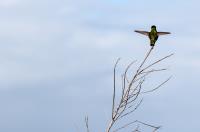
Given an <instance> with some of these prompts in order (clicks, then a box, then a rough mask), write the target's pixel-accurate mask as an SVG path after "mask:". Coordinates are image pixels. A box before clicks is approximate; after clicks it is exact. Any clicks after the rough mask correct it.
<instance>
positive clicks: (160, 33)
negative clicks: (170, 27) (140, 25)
mask: <svg viewBox="0 0 200 132" xmlns="http://www.w3.org/2000/svg"><path fill="white" fill-rule="evenodd" d="M157 34H158V35H166V34H170V32H157Z"/></svg>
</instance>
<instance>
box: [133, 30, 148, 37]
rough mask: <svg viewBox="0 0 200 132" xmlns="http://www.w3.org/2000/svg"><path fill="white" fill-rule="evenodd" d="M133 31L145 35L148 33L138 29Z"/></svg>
mask: <svg viewBox="0 0 200 132" xmlns="http://www.w3.org/2000/svg"><path fill="white" fill-rule="evenodd" d="M135 32H136V33H140V34H143V35H146V36H148V35H149V32H147V31H139V30H135Z"/></svg>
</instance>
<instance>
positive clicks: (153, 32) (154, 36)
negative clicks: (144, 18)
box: [135, 25, 170, 47]
mask: <svg viewBox="0 0 200 132" xmlns="http://www.w3.org/2000/svg"><path fill="white" fill-rule="evenodd" d="M135 32H137V33H140V34H143V35H146V36H148V37H149V40H150V46H152V47H153V46H154V45H155V43H156V41H157V40H158V37H159V36H160V35H166V34H170V32H157V30H156V26H155V25H153V26H151V31H150V32H147V31H139V30H135Z"/></svg>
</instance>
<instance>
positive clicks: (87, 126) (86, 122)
mask: <svg viewBox="0 0 200 132" xmlns="http://www.w3.org/2000/svg"><path fill="white" fill-rule="evenodd" d="M85 125H86V129H87V132H90V130H89V121H88V116H86V117H85Z"/></svg>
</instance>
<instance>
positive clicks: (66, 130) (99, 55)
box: [0, 0, 200, 132]
mask: <svg viewBox="0 0 200 132" xmlns="http://www.w3.org/2000/svg"><path fill="white" fill-rule="evenodd" d="M199 4H200V2H199V1H198V0H190V1H183V0H168V1H158V0H152V1H145V0H140V1H133V0H123V1H122V0H84V1H81V0H1V1H0V20H1V21H0V46H1V48H0V131H2V132H83V131H85V126H84V117H85V116H86V115H88V116H89V122H90V128H91V131H97V132H100V131H105V128H106V125H107V123H108V121H109V117H110V112H111V101H112V100H111V98H112V86H113V80H112V78H113V66H114V63H115V61H116V60H117V58H119V57H120V58H121V59H122V60H121V62H120V64H119V69H118V70H119V73H118V75H120V71H123V68H124V67H125V65H127V64H128V63H130V62H131V61H133V60H137V61H138V62H140V61H141V60H142V59H143V58H144V54H146V52H147V51H148V50H149V48H150V47H149V41H148V38H145V37H144V36H142V35H139V34H136V33H134V30H136V29H137V30H150V27H151V25H156V26H157V29H158V30H159V31H170V32H171V33H172V34H171V35H168V36H162V37H160V38H159V40H158V42H157V43H156V47H155V49H154V51H153V53H152V54H151V56H150V57H151V59H150V60H149V61H148V63H150V62H152V61H153V60H156V59H159V58H161V57H163V56H166V55H168V54H171V53H174V56H172V57H171V58H169V59H167V60H165V61H164V62H162V63H161V64H159V67H167V68H168V69H169V70H168V71H166V72H165V73H162V74H160V75H155V76H151V79H150V82H151V83H152V84H158V83H159V82H161V81H163V79H165V78H167V77H169V76H171V75H172V76H173V77H172V79H171V80H170V81H169V82H168V83H167V84H166V85H164V86H163V87H162V88H160V89H158V90H157V91H155V92H154V93H151V94H148V95H145V97H144V101H143V103H142V105H141V107H140V108H139V109H138V110H137V112H136V113H134V114H133V115H131V117H130V118H131V119H132V120H135V119H138V120H141V121H144V122H147V123H151V124H155V125H159V126H160V125H161V126H162V129H161V130H160V131H161V132H170V131H177V132H179V131H181V132H188V131H199V130H200V125H199V122H200V118H199V111H200V102H199V101H198V100H199V99H200V97H199V94H200V90H199V87H200V82H199V79H198V76H199V75H200V71H199V68H200V60H199V57H200V45H199V41H200V38H199V36H200V32H199V31H200V26H199V23H200V17H199V15H198V12H200V8H199ZM137 64H139V63H137ZM150 82H148V83H147V85H148V86H151V85H152V84H151V83H150ZM119 87H120V86H119Z"/></svg>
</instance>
